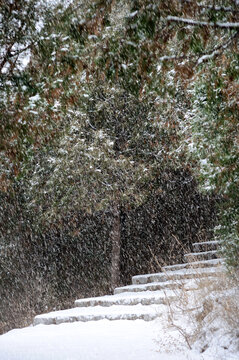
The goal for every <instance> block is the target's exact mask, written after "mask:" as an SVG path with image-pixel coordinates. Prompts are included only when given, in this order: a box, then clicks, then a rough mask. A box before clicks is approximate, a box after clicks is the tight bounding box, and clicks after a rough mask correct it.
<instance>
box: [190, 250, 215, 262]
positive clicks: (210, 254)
mask: <svg viewBox="0 0 239 360" xmlns="http://www.w3.org/2000/svg"><path fill="white" fill-rule="evenodd" d="M184 257H185V259H186V261H188V262H195V261H200V260H212V259H216V258H217V250H210V251H202V252H197V253H196V252H193V253H189V254H185V255H184Z"/></svg>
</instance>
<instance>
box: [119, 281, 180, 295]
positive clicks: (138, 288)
mask: <svg viewBox="0 0 239 360" xmlns="http://www.w3.org/2000/svg"><path fill="white" fill-rule="evenodd" d="M182 283H183V281H182ZM178 288H179V284H178V283H177V282H176V281H174V280H172V281H164V282H152V283H148V284H142V285H127V286H122V287H118V288H115V290H114V294H115V295H116V294H121V293H125V292H137V293H138V292H139V293H140V292H144V291H158V290H163V291H168V290H173V289H178Z"/></svg>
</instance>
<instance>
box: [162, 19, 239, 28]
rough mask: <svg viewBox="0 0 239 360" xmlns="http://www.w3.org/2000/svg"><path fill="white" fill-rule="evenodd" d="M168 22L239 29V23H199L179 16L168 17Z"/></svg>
mask: <svg viewBox="0 0 239 360" xmlns="http://www.w3.org/2000/svg"><path fill="white" fill-rule="evenodd" d="M166 20H167V21H173V22H178V23H183V24H186V25H190V26H207V27H214V28H221V29H239V22H235V23H233V22H219V21H217V22H208V21H199V20H194V19H186V18H181V17H178V16H168V17H167V18H166Z"/></svg>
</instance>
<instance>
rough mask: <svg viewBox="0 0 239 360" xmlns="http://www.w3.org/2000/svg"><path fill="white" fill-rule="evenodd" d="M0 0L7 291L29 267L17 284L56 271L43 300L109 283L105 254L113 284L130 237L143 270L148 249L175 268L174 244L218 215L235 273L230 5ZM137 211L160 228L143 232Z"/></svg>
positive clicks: (238, 247)
mask: <svg viewBox="0 0 239 360" xmlns="http://www.w3.org/2000/svg"><path fill="white" fill-rule="evenodd" d="M0 5H1V8H0V30H1V38H0V48H1V50H0V110H1V111H0V112H1V119H0V192H1V193H0V196H1V218H0V222H1V232H0V245H1V246H3V247H6V246H10V245H14V246H16V252H14V251H15V250H14V251H13V253H14V254H15V255H13V253H11V254H12V255H11V256H9V257H8V256H7V257H4V256H1V255H0V267H1V274H3V275H1V277H2V278H1V280H0V281H2V282H3V284H5V282H6V281H8V280H9V279H10V276H9V279H8V280H6V279H7V277H6V272H5V270H4V269H5V268H6V267H8V266H9V264H10V263H11V261H12V262H13V263H17V256H18V254H19V253H21V256H20V258H21V261H20V262H21V265H19V266H20V267H19V274H22V275H19V288H18V284H17V283H15V282H14V281H13V282H12V284H14V286H13V288H14V289H15V290H16V293H18V291H22V289H23V288H24V286H25V285H24V281H23V278H24V275H23V273H24V269H25V268H26V269H28V273H29V278H28V279H29V282H30V281H31V280H30V279H33V278H34V276H35V277H36V278H38V279H41V280H39V283H41V282H42V283H44V279H45V281H46V283H47V284H48V285H49V284H50V280H49V279H50V278H53V277H54V278H55V279H57V280H56V286H55V288H54V286H53V287H51V286H50V285H49V286H50V287H51V289H48V293H49V294H50V293H51V298H52V299H53V300H52V304H53V303H54V299H55V298H57V296H58V295H59V293H62V294H63V293H64V296H66V297H67V295H66V294H67V291H68V290H69V288H70V286H71V285H72V284H73V283H74V282H76V280H77V281H78V280H79V276H81V275H80V274H83V273H84V274H85V277H86V278H87V279H91V280H92V286H90V290H89V289H86V287H85V285H82V286H83V288H84V291H83V292H84V294H86V293H87V291H93V292H94V291H95V292H96V291H97V290H95V289H96V288H97V287H96V288H94V286H96V285H94V284H96V283H97V282H98V283H100V284H101V288H102V289H103V286H104V285H103V283H104V282H105V283H106V284H107V285H106V286H109V283H110V275H109V273H110V272H113V267H112V268H111V269H110V263H111V260H110V259H109V257H110V256H113V255H112V254H113V253H115V256H116V258H117V259H116V258H115V260H114V261H116V263H117V262H118V265H117V267H118V271H119V270H120V271H121V273H120V274H119V275H120V277H121V280H124V279H126V278H127V277H128V276H130V275H132V273H131V270H129V267H130V266H129V264H134V265H132V266H134V267H137V264H136V262H135V260H132V258H134V256H136V254H135V253H134V251H133V250H132V248H133V247H134V245H135V247H136V248H137V249H138V254H142V258H141V261H140V263H141V265H142V269H143V270H144V271H150V270H152V268H151V262H152V257H151V258H150V255H149V254H152V252H153V254H154V255H155V256H156V258H157V259H160V254H159V251H160V252H162V253H163V257H164V261H165V260H166V261H169V262H170V261H171V262H173V261H174V260H175V259H174V260H173V258H174V255H175V254H176V252H178V248H177V246H176V245H175V242H174V241H173V240H172V239H175V238H176V239H178V241H179V244H180V246H183V245H185V244H186V246H189V247H190V244H191V241H193V240H195V239H197V238H204V239H206V238H209V237H210V236H211V235H212V233H211V229H212V228H213V227H215V225H217V226H216V227H215V236H217V237H218V238H219V239H220V240H223V248H222V251H223V253H224V255H225V256H226V261H227V264H228V266H229V267H230V268H231V269H234V270H235V269H237V268H238V256H239V234H238V231H239V222H238V221H239V212H238V203H239V198H238V185H239V183H238V171H239V170H238V169H239V168H238V149H239V141H238V134H239V131H238V130H239V129H238V123H239V122H238V94H239V92H238V86H239V84H238V69H239V56H238V35H239V5H238V3H237V1H233V0H227V1H221V0H216V1H210V0H207V1H200V0H199V1H197V2H195V1H191V0H173V1H170V2H168V1H165V0H160V1H158V0H150V1H149V0H131V1H127V0H120V1H114V0H81V1H79V0H77V1H76V0H73V1H69V2H61V1H57V2H42V1H40V0H29V1H26V0H20V1H19V0H12V1H8V0H2V1H0ZM197 183H199V188H197V185H196V184H197ZM175 189H176V190H175ZM199 191H200V192H199ZM216 199H217V206H218V213H217V215H216V210H215V206H216V205H215V202H216ZM166 200H167V201H168V203H169V206H168V207H167V206H166V205H165V206H164V205H163V204H166V202H167V201H166ZM182 202H187V205H185V206H184V208H183V209H184V210H182V204H181V203H182ZM182 211H185V212H187V216H186V215H185V217H184V218H182V217H180V216H179V214H180V213H181V212H182ZM157 212H158V213H159V214H161V215H160V216H161V220H159V218H158V216H159V215H155V214H156V213H157ZM19 214H20V215H19ZM139 214H140V215H139ZM148 214H154V215H153V217H155V222H156V223H157V224H160V225H158V226H155V227H154V225H153V220H152V219H150V220H149V219H148V223H147V224H148V227H149V229H148V230H147V231H146V230H145V229H144V230H145V231H143V229H142V226H143V225H142V224H144V222H145V219H146V218H149V215H148ZM202 214H203V215H202ZM206 214H207V215H208V221H206V220H205V218H206V217H207V215H206ZM134 217H135V218H136V219H138V220H135V219H133V218H134ZM164 217H167V219H166V220H165V223H164V222H163V221H162V219H163V218H164ZM190 218H191V219H193V220H192V222H191V221H190ZM196 218H197V220H194V219H196ZM127 219H128V220H127ZM117 221H118V225H117ZM216 222H217V224H216ZM101 223H102V230H100V228H101V226H100V224H101ZM180 223H182V224H183V226H182V227H181V225H180ZM162 224H164V225H162ZM167 224H170V225H168V226H167ZM189 225H190V226H189ZM145 227H146V226H145ZM162 227H165V230H164V231H163V230H162ZM133 228H135V229H136V230H135V234H137V236H136V235H134V231H133V230H132V229H133ZM116 229H118V230H117V231H118V237H117V231H116ZM139 229H140V230H139ZM96 233H97V235H96ZM189 233H191V235H189ZM149 234H150V235H149ZM159 234H161V235H160V236H159ZM202 234H204V235H202ZM101 235H102V236H101ZM131 236H132V239H134V240H132V242H133V245H132V243H131V242H129V238H131ZM147 236H149V237H150V241H149V243H148V242H147V240H146V239H147ZM136 237H137V238H140V241H139V240H137V241H136ZM152 238H155V239H158V240H157V241H158V242H157V244H158V248H157V246H156V245H155V241H153V240H152ZM114 239H118V240H117V241H118V245H117V244H116V247H115V250H114V246H113V244H114ZM145 247H146V248H147V251H146V250H145ZM149 249H150V250H149ZM159 249H160V250H159ZM172 249H174V250H172ZM175 249H177V250H175ZM141 250H142V252H141ZM4 251H5V250H4ZM11 251H12V250H11ZM64 252H65V253H67V254H69V256H64ZM74 253H79V254H80V256H79V258H80V261H76V259H75V257H76V255H74ZM170 253H171V254H173V256H172V258H170V255H169V254H170ZM70 254H71V255H72V259H73V258H74V261H72V269H70V265H69V264H70V263H69V258H70ZM129 254H132V258H131V256H130V255H129ZM178 256H179V257H180V256H181V255H180V254H179V255H178ZM31 257H32V261H30V263H31V262H32V267H31V266H30V267H28V266H29V259H30V258H31ZM136 258H137V261H139V258H138V257H136ZM144 258H145V259H147V261H146V264H143V262H144ZM7 259H8V260H7ZM6 261H7V262H8V261H9V264H7V263H6ZM112 261H113V260H112ZM80 262H81V263H80ZM87 262H88V263H90V264H91V265H90V266H89V271H85V267H86V266H85V264H87ZM162 262H163V260H162V259H161V260H159V263H160V264H162ZM83 264H84V266H83ZM98 268H102V269H103V268H104V271H102V277H101V280H100V281H99V279H98V278H97V271H96V269H97V270H98ZM137 269H138V270H139V268H137ZM84 271H85V272H84ZM36 274H37V276H36ZM11 276H12V278H14V275H13V273H12V272H11ZM16 281H18V280H16ZM20 283H21V284H20ZM63 283H65V284H68V285H66V286H65V288H64V286H63ZM81 284H83V283H82V282H81ZM24 289H25V290H26V287H25V288H24ZM92 289H93V290H92ZM27 291H29V289H28V290H26V292H27ZM77 291H80V290H79V288H78V287H76V288H75V292H76V293H77ZM22 293H24V292H22ZM25 298H26V297H25ZM34 306H35V308H37V305H36V304H35V305H34ZM34 306H33V307H34ZM52 306H54V305H52Z"/></svg>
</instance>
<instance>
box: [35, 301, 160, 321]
mask: <svg viewBox="0 0 239 360" xmlns="http://www.w3.org/2000/svg"><path fill="white" fill-rule="evenodd" d="M165 309H166V305H163V304H161V305H154V306H153V305H141V304H138V305H132V306H124V305H122V306H120V305H112V306H110V307H102V306H95V307H76V308H73V309H67V310H61V311H53V312H50V313H48V314H42V315H37V316H36V317H35V319H34V322H33V325H39V324H43V325H51V324H55V325H58V324H61V323H72V322H75V321H82V322H86V321H97V320H103V319H107V320H137V319H141V320H145V321H150V320H154V319H156V318H157V317H158V316H160V315H161V314H162V313H163V312H164V311H165Z"/></svg>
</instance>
